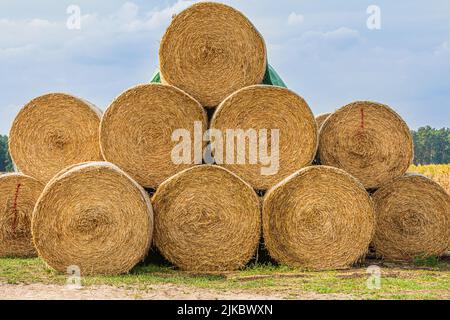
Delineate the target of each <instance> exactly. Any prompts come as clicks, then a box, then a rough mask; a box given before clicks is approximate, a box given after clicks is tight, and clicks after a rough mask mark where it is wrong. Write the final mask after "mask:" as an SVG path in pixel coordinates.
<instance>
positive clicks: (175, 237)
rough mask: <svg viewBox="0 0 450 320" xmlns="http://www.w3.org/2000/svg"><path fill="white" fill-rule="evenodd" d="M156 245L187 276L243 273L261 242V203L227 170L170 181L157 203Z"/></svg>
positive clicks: (193, 172) (204, 170)
mask: <svg viewBox="0 0 450 320" xmlns="http://www.w3.org/2000/svg"><path fill="white" fill-rule="evenodd" d="M152 201H153V205H154V208H155V244H156V246H157V247H158V249H159V250H160V251H161V253H162V254H163V255H164V256H165V257H166V258H167V259H168V260H169V261H171V262H172V263H174V264H175V265H176V266H178V267H179V268H181V269H183V270H187V271H207V272H212V271H230V270H235V269H238V268H240V267H243V266H244V265H245V264H246V263H247V262H248V261H249V260H250V258H251V257H252V256H253V254H254V252H255V250H256V247H257V245H258V242H259V239H260V233H261V232H260V231H261V230H260V228H261V215H260V203H259V199H258V197H257V195H256V193H255V192H254V191H253V189H252V188H251V187H250V186H249V185H248V184H247V183H245V182H244V181H243V180H241V179H240V178H238V177H237V176H236V175H234V174H233V173H231V172H229V171H228V170H226V169H223V168H221V167H217V166H209V165H203V166H198V167H194V168H191V169H187V170H185V171H183V172H180V173H178V174H177V175H175V176H173V177H172V178H170V179H168V180H167V181H165V182H164V183H163V184H162V185H161V186H160V187H159V188H158V190H157V191H156V193H155V195H154V196H153V198H152Z"/></svg>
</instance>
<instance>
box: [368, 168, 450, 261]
mask: <svg viewBox="0 0 450 320" xmlns="http://www.w3.org/2000/svg"><path fill="white" fill-rule="evenodd" d="M373 200H374V203H375V210H376V211H375V213H376V220H377V225H376V232H375V236H374V239H373V244H374V247H375V250H376V253H377V255H378V256H379V257H383V258H385V259H387V260H400V261H402V260H406V261H412V260H414V259H415V258H424V257H430V256H439V255H442V254H443V253H445V252H446V250H447V248H448V246H449V244H450V196H449V195H448V193H446V191H445V190H444V189H443V188H442V187H441V186H440V185H438V184H437V183H435V182H434V181H432V180H430V179H428V178H426V177H424V176H420V175H411V174H408V175H405V176H403V177H400V178H397V179H396V180H394V181H393V182H391V183H388V184H386V185H384V186H382V187H381V188H380V189H378V190H377V191H376V192H375V193H374V195H373Z"/></svg>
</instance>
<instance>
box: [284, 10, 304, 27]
mask: <svg viewBox="0 0 450 320" xmlns="http://www.w3.org/2000/svg"><path fill="white" fill-rule="evenodd" d="M304 20H305V18H304V17H303V15H301V14H297V13H295V12H291V14H290V15H289V17H288V25H290V26H298V25H300V24H302V23H303V21H304Z"/></svg>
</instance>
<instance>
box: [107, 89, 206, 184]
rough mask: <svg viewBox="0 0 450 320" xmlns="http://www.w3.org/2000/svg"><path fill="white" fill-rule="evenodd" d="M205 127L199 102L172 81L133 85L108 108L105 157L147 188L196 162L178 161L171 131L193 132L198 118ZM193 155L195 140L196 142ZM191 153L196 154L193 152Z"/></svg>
mask: <svg viewBox="0 0 450 320" xmlns="http://www.w3.org/2000/svg"><path fill="white" fill-rule="evenodd" d="M195 121H200V122H201V123H203V129H204V128H206V126H207V118H206V114H205V111H204V110H203V108H202V107H201V105H200V104H199V103H198V102H197V101H196V100H194V99H193V98H192V97H190V96H189V95H187V94H186V93H184V92H183V91H181V90H179V89H177V88H175V87H172V86H168V85H161V84H145V85H139V86H136V87H133V88H131V89H129V90H127V91H126V92H124V93H123V94H121V95H120V96H119V97H118V98H116V99H115V100H114V101H113V102H112V104H111V105H110V106H109V108H108V109H107V110H106V112H105V114H104V116H103V119H102V122H101V129H100V142H101V149H102V153H103V156H104V157H105V159H106V160H107V161H110V162H112V163H114V164H116V165H118V166H119V167H120V168H122V169H123V170H125V171H126V172H127V173H128V174H130V175H131V176H132V177H133V178H134V179H135V180H136V181H137V182H139V183H140V184H141V185H142V186H144V187H147V188H156V187H157V186H158V185H159V184H160V183H162V182H163V181H164V180H166V179H167V178H169V177H170V176H172V175H174V174H176V173H177V172H180V171H182V170H184V169H186V168H189V167H191V166H192V165H193V164H175V163H174V162H173V160H172V157H171V155H172V150H173V148H174V146H175V145H176V142H173V141H172V133H173V132H174V131H175V130H176V129H186V130H188V131H189V132H190V134H191V138H192V137H193V131H194V122H195ZM191 146H192V155H193V154H194V153H193V152H194V143H192V145H191ZM192 158H193V157H192Z"/></svg>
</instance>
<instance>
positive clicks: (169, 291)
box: [0, 284, 352, 300]
mask: <svg viewBox="0 0 450 320" xmlns="http://www.w3.org/2000/svg"><path fill="white" fill-rule="evenodd" d="M0 297H1V298H2V299H5V300H16V299H25V300H80V299H81V300H98V299H101V300H136V299H138V300H139V299H143V300H280V299H286V296H285V295H284V294H283V293H282V292H281V293H275V292H274V293H265V294H258V293H249V292H248V291H242V290H232V291H226V292H223V291H219V290H211V289H200V288H192V287H187V286H181V285H173V284H166V285H153V286H149V287H147V288H146V289H145V290H142V289H138V288H132V287H131V288H130V287H128V288H126V287H113V286H107V285H100V286H89V287H84V288H81V289H68V288H66V287H65V286H59V285H46V284H28V285H24V284H19V285H12V284H0ZM297 299H308V300H314V299H321V300H324V299H329V300H334V299H352V297H351V296H349V295H341V294H328V295H323V294H320V295H319V294H315V293H305V294H304V295H299V297H297Z"/></svg>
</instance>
